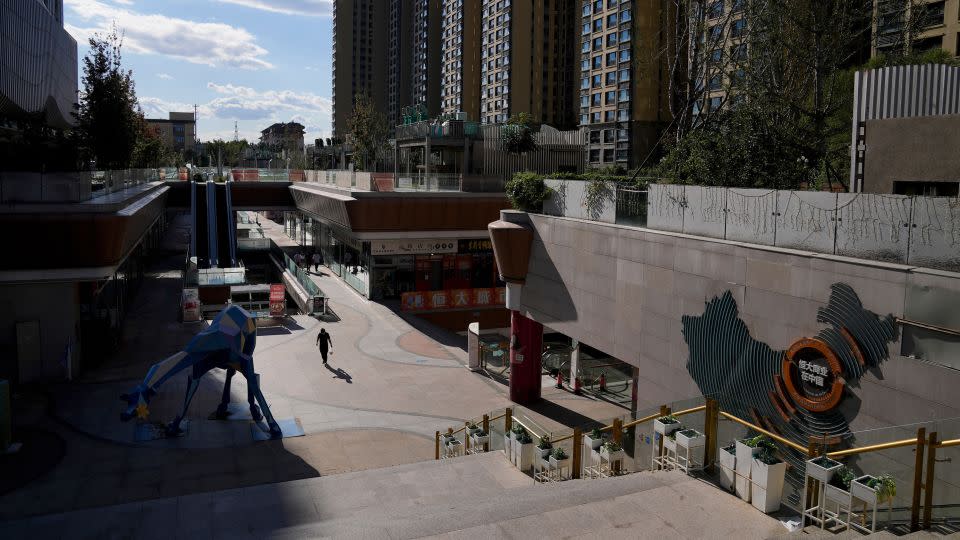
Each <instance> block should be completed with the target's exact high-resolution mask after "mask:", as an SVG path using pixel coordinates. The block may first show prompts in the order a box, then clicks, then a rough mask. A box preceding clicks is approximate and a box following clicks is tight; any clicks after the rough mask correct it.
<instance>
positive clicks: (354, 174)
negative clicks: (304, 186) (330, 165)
mask: <svg viewBox="0 0 960 540" xmlns="http://www.w3.org/2000/svg"><path fill="white" fill-rule="evenodd" d="M303 172H304V177H305V179H306V181H307V182H315V183H318V184H326V185H329V186H336V187H341V188H356V189H358V190H363V191H370V189H371V186H372V184H373V182H372V181H371V173H368V172H362V171H349V170H323V171H313V170H309V171H303Z"/></svg>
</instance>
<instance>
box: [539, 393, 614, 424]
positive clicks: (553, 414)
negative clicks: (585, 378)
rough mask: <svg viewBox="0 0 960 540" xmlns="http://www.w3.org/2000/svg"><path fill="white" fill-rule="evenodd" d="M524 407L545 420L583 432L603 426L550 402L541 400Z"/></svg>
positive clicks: (587, 417)
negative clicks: (577, 428)
mask: <svg viewBox="0 0 960 540" xmlns="http://www.w3.org/2000/svg"><path fill="white" fill-rule="evenodd" d="M524 407H526V408H527V409H530V410H531V411H533V412H536V413H539V414H542V415H543V416H546V417H547V418H549V419H551V420H554V421H556V422H559V423H561V424H563V425H565V426H570V427H576V426H579V427H581V428H583V429H584V430H590V429H593V428H594V427H599V426H603V424H602V423H601V422H598V421H597V420H594V419H592V418H590V417H589V416H585V415H582V414H580V413H578V412H576V411H572V410H570V409H568V408H566V407H564V406H563V405H559V404H557V403H554V402H552V401H547V400H546V399H541V400H540V401H538V402H536V403H534V404H531V405H524Z"/></svg>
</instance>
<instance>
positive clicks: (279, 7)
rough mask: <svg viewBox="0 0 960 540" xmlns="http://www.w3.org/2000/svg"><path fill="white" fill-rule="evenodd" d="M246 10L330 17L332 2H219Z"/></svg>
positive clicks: (329, 0) (284, 0) (240, 0)
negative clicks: (243, 7)
mask: <svg viewBox="0 0 960 540" xmlns="http://www.w3.org/2000/svg"><path fill="white" fill-rule="evenodd" d="M219 1H220V2H222V3H224V4H235V5H238V6H245V7H248V8H253V9H259V10H261V11H269V12H272V13H282V14H284V15H307V16H311V17H320V16H324V15H330V13H331V6H332V4H333V2H332V0H219Z"/></svg>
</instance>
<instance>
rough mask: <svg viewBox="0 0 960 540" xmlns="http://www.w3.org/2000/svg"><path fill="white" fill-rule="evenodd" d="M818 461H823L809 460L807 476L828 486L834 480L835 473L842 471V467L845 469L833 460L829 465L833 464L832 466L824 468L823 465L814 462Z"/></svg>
mask: <svg viewBox="0 0 960 540" xmlns="http://www.w3.org/2000/svg"><path fill="white" fill-rule="evenodd" d="M818 459H821V458H814V459H808V460H807V476H809V477H810V478H813V479H815V480H819V481H821V482H823V483H824V484H827V483H829V482H830V479H831V478H833V473H835V472H837V471H838V470H840V467H843V464H842V463H840V462H837V461H833V460H832V459H831V460H830V461H829V463H832V465H830V466H829V467H824V466H822V465H818V464H816V463H814V461H816V460H818Z"/></svg>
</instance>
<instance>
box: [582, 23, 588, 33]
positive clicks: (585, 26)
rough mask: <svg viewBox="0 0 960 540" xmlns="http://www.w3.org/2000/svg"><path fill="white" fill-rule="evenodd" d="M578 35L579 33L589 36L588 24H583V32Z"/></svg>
mask: <svg viewBox="0 0 960 540" xmlns="http://www.w3.org/2000/svg"><path fill="white" fill-rule="evenodd" d="M580 33H581V34H589V33H590V23H583V30H582V31H581V32H580Z"/></svg>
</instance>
